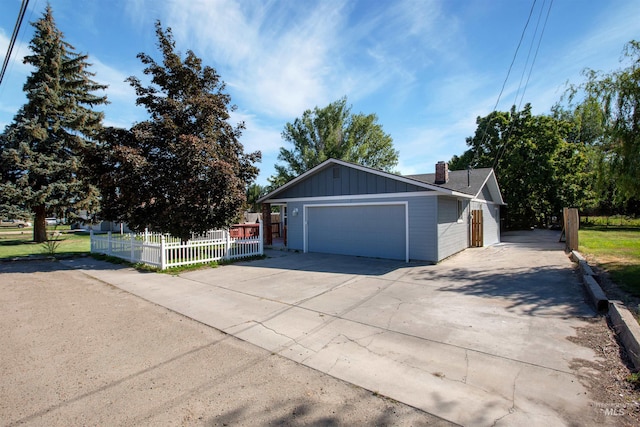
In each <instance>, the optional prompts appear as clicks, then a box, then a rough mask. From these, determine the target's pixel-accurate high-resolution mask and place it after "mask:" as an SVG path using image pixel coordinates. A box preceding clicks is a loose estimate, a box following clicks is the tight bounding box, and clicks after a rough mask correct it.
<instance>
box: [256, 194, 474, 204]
mask: <svg viewBox="0 0 640 427" xmlns="http://www.w3.org/2000/svg"><path fill="white" fill-rule="evenodd" d="M452 195H453V196H456V197H462V198H465V199H472V198H473V196H471V195H469V194H462V193H453V194H452ZM424 196H430V197H431V196H442V193H438V192H435V191H412V192H402V193H371V194H354V195H347V196H320V197H297V198H290V199H266V200H263V201H262V202H263V203H264V202H266V203H273V204H276V203H287V202H291V203H294V202H309V201H316V200H317V201H321V202H329V201H334V200H335V201H339V200H363V199H393V198H398V197H403V198H405V197H424Z"/></svg>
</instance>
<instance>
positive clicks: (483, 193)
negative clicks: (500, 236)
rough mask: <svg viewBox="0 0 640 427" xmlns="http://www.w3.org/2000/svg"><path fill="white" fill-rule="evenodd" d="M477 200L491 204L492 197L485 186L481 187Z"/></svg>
mask: <svg viewBox="0 0 640 427" xmlns="http://www.w3.org/2000/svg"><path fill="white" fill-rule="evenodd" d="M478 198H479V199H482V200H486V201H487V202H493V197H491V191H489V187H487V186H486V185H485V186H484V187H482V191H481V192H480V194H479V196H478ZM483 215H484V214H483Z"/></svg>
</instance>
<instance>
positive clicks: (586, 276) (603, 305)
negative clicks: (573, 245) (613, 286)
mask: <svg viewBox="0 0 640 427" xmlns="http://www.w3.org/2000/svg"><path fill="white" fill-rule="evenodd" d="M571 260H572V261H574V262H577V263H578V267H579V269H580V273H581V274H582V283H584V286H585V288H586V289H587V293H588V294H589V298H590V300H591V304H593V306H594V307H595V309H596V310H597V311H598V313H606V312H607V310H608V309H609V300H608V299H607V296H606V295H605V293H604V291H603V290H602V288H601V287H600V285H599V284H598V282H597V281H596V279H595V277H596V274H595V273H594V272H593V269H592V268H591V267H590V266H589V263H588V262H587V260H586V259H585V258H584V257H583V256H582V254H581V253H580V252H578V251H571Z"/></svg>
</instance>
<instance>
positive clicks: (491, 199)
mask: <svg viewBox="0 0 640 427" xmlns="http://www.w3.org/2000/svg"><path fill="white" fill-rule="evenodd" d="M258 201H259V202H260V203H262V204H263V213H264V212H270V211H271V206H274V205H276V206H280V207H281V213H283V214H282V215H280V217H281V221H282V226H284V227H286V246H287V248H288V249H289V250H299V251H303V252H320V253H331V254H343V255H355V256H364V257H374V258H388V259H399V260H404V261H406V262H408V261H409V260H421V261H430V262H438V261H441V260H442V259H444V258H447V257H449V256H451V255H453V254H455V253H456V252H460V251H462V250H464V249H465V248H468V247H471V246H483V245H491V244H495V243H498V242H500V206H501V205H504V201H503V199H502V195H501V193H500V188H499V186H498V182H497V180H496V176H495V174H494V172H493V169H490V168H486V169H470V170H463V171H449V170H448V165H447V163H445V162H438V164H437V165H436V170H435V173H428V174H422V175H408V176H400V175H395V174H392V173H388V172H383V171H380V170H377V169H372V168H369V167H365V166H361V165H357V164H353V163H349V162H345V161H342V160H336V159H328V160H326V161H324V162H323V163H321V164H319V165H318V166H316V167H314V168H313V169H311V170H309V171H307V172H305V173H303V174H302V175H300V176H298V177H297V178H295V179H293V180H291V181H289V182H288V183H286V184H284V185H283V186H281V187H279V188H277V189H276V190H274V191H272V192H271V193H269V194H267V195H265V196H264V197H262V198H260V199H259V200H258ZM263 217H264V218H268V217H269V215H264V214H263ZM267 221H268V220H267ZM265 226H266V229H269V227H270V224H268V223H266V224H265ZM265 238H266V242H265V243H266V244H270V243H271V242H270V240H269V239H270V238H271V235H270V233H265Z"/></svg>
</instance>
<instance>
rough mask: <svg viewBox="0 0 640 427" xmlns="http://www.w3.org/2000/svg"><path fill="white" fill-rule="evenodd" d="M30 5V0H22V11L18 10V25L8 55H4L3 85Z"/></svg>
mask: <svg viewBox="0 0 640 427" xmlns="http://www.w3.org/2000/svg"><path fill="white" fill-rule="evenodd" d="M28 5H29V0H22V4H21V5H20V12H18V19H17V20H16V25H15V26H14V27H13V34H11V40H10V41H9V48H8V49H7V55H6V56H5V57H4V62H3V63H2V70H1V71H0V85H2V79H3V78H4V74H5V72H6V71H7V67H8V66H9V59H10V58H11V53H12V52H13V47H14V46H15V44H16V39H17V38H18V33H19V32H20V26H21V25H22V20H23V19H24V14H25V13H26V12H27V6H28Z"/></svg>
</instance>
